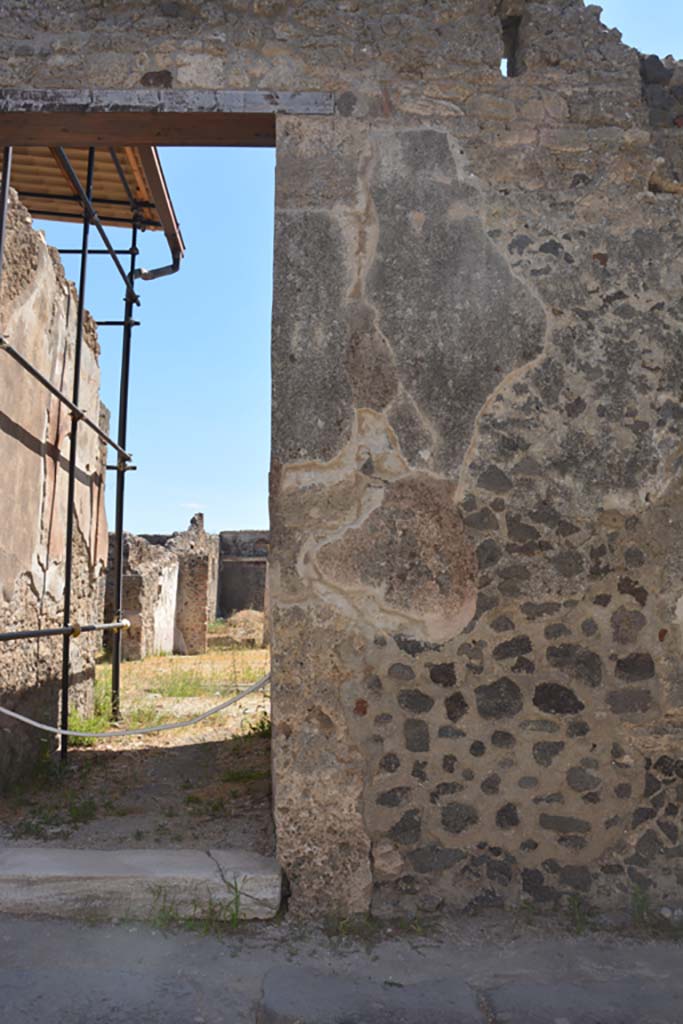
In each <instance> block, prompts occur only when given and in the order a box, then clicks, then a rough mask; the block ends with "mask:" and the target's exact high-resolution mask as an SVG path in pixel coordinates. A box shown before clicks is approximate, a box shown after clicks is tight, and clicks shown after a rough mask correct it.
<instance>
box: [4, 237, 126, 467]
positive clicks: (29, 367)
mask: <svg viewBox="0 0 683 1024" xmlns="http://www.w3.org/2000/svg"><path fill="white" fill-rule="evenodd" d="M80 251H81V250H80V249H79V250H78V252H80ZM0 352H6V353H7V355H8V356H11V357H12V359H14V361H15V362H17V363H18V364H19V366H21V367H23V368H24V370H26V372H27V373H29V374H30V375H31V376H32V377H33V379H34V380H37V381H38V382H39V383H40V384H42V385H43V387H44V388H46V390H47V391H49V392H50V394H51V395H54V396H55V398H57V399H59V401H60V402H61V403H62V405H65V406H66V407H67V409H70V410H71V413H72V415H73V417H74V419H77V420H80V421H81V423H85V425H86V426H87V427H90V429H91V430H93V431H94V432H95V433H96V434H97V436H98V437H99V438H100V439H101V440H102V441H104V443H105V444H108V445H110V446H111V447H112V448H113V449H114V451H117V452H118V453H119V455H120V456H121V458H123V459H126V460H129V459H130V458H131V456H130V453H129V452H126V451H124V450H123V448H120V447H119V445H118V444H117V443H116V441H114V440H112V438H111V437H109V436H108V434H106V433H105V432H104V430H102V428H101V427H99V426H98V425H97V424H96V423H95V422H94V420H92V419H91V418H90V417H89V416H88V415H87V414H86V413H85V412H83V410H82V409H79V408H78V406H77V405H75V404H74V403H73V402H72V401H71V399H70V398H67V397H66V395H65V394H63V392H61V391H60V390H59V388H58V387H55V385H54V384H53V383H52V381H51V380H48V378H47V377H46V376H45V375H44V374H42V373H41V372H40V370H37V369H36V367H35V366H33V364H32V363H30V362H29V361H28V359H24V357H23V356H22V354H21V353H20V352H17V350H16V349H15V348H13V347H12V345H10V343H9V342H8V341H7V339H6V338H3V337H2V335H0Z"/></svg>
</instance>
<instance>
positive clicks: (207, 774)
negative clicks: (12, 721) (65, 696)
mask: <svg viewBox="0 0 683 1024" xmlns="http://www.w3.org/2000/svg"><path fill="white" fill-rule="evenodd" d="M255 617H259V616H258V613H254V612H249V613H242V617H241V619H240V621H238V622H237V623H235V622H234V621H233V622H228V623H217V624H213V625H212V627H211V632H210V647H209V651H208V653H207V654H205V655H196V656H184V657H180V656H178V657H176V656H162V657H152V658H146V659H145V660H144V661H140V662H126V663H124V665H123V667H122V680H121V710H122V721H121V723H120V725H121V727H122V728H126V727H128V728H133V727H140V726H148V725H155V724H158V723H161V722H169V721H179V720H182V719H186V718H191V717H193V716H196V715H198V714H201V713H202V712H203V711H206V710H208V709H209V708H210V707H213V706H215V705H216V704H219V703H221V702H222V701H224V700H226V699H227V698H229V697H231V696H233V695H234V694H236V693H238V692H239V691H240V690H243V689H246V688H247V687H248V686H249V685H251V684H252V683H253V682H255V681H256V680H258V679H259V678H261V677H262V676H263V675H265V674H266V673H267V672H268V670H269V667H270V654H269V651H268V650H267V649H265V648H259V647H255V646H253V644H254V643H256V641H257V640H258V627H259V623H258V622H256V621H255ZM235 618H237V617H235ZM260 618H261V619H262V616H260ZM252 620H254V621H252ZM254 626H256V633H255V632H254ZM260 628H261V631H262V624H261V625H260ZM236 634H237V635H236ZM261 636H262V632H261ZM244 645H246V646H244ZM110 683H111V668H110V666H109V665H108V664H106V663H105V662H102V663H101V664H100V666H99V668H98V682H97V704H98V705H99V707H98V711H99V714H97V715H96V717H95V718H94V719H91V720H88V721H84V720H82V719H81V720H76V721H75V722H73V723H71V724H72V728H77V729H84V730H96V731H103V730H105V729H109V728H111V726H110V725H109V723H108V722H107V719H106V713H105V712H106V707H107V706H108V705H107V702H108V699H109V693H110ZM269 709H270V696H269V690H268V688H267V687H266V688H264V689H263V690H260V691H258V692H257V693H254V694H252V695H250V696H249V697H247V698H245V699H244V700H243V701H240V702H239V703H237V704H235V705H233V706H232V707H230V708H228V709H227V710H226V711H224V712H221V713H220V714H219V715H216V716H214V717H211V718H208V719H206V720H205V721H203V722H201V723H200V724H199V725H195V726H192V727H190V728H185V729H182V730H177V731H176V730H174V731H172V732H161V733H151V734H148V735H145V736H131V737H120V738H118V737H117V738H115V739H102V740H97V741H94V742H92V745H90V746H74V747H73V748H72V749H71V750H70V752H69V758H68V764H67V766H66V768H65V769H61V768H60V766H59V765H58V763H57V762H55V760H54V758H50V757H48V756H46V758H45V761H44V763H43V765H41V767H40V770H39V771H38V772H37V774H36V776H35V777H34V779H32V780H31V782H29V783H27V784H25V785H22V786H21V787H19V788H17V789H15V790H14V791H13V792H12V793H11V794H10V795H9V796H8V797H6V798H5V799H0V841H2V842H3V843H7V842H10V843H17V844H22V845H35V843H36V842H44V843H47V844H52V845H55V846H61V847H65V846H67V847H69V846H70V847H75V848H79V847H88V846H90V847H97V848H101V849H107V848H113V847H135V846H140V847H147V848H148V847H149V846H151V845H152V844H158V845H159V846H160V847H166V848H204V849H205V848H206V847H207V846H219V847H226V846H236V847H240V848H242V849H247V850H254V851H255V852H257V853H262V854H271V853H272V852H273V842H274V835H273V827H272V820H271V813H270V729H269Z"/></svg>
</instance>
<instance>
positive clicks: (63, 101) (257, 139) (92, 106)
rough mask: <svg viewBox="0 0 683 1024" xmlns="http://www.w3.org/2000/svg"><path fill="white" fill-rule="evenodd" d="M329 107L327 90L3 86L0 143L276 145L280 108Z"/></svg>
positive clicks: (322, 112)
mask: <svg viewBox="0 0 683 1024" xmlns="http://www.w3.org/2000/svg"><path fill="white" fill-rule="evenodd" d="M332 113H334V95H333V94H332V93H323V92H256V91H244V92H241V91H235V90H213V89H207V90H204V89H162V90H157V89H2V90H0V145H4V144H12V145H15V146H35V145H53V146H54V145H62V146H67V145H71V146H92V145H95V146H97V145H107V146H115V145H124V144H125V145H152V146H153V145H168V146H182V145H187V146H209V145H212V146H273V145H274V144H275V116H276V114H295V115H299V116H303V115H315V116H327V115H330V114H332ZM187 115H191V116H189V117H188V116H187Z"/></svg>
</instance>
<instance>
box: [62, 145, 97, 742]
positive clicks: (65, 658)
mask: <svg viewBox="0 0 683 1024" xmlns="http://www.w3.org/2000/svg"><path fill="white" fill-rule="evenodd" d="M94 170H95V149H94V148H93V147H92V146H91V147H90V149H89V150H88V173H87V180H86V186H85V193H86V195H87V197H88V199H92V186H93V174H94ZM89 236H90V214H89V212H88V210H86V209H84V210H83V240H82V245H81V273H80V278H79V284H78V307H77V312H76V337H75V343H74V375H73V394H72V401H73V404H74V405H78V402H79V399H80V384H81V354H82V350H83V319H84V314H85V286H86V280H87V269H88V240H89ZM77 455H78V416H77V415H76V414H73V413H72V415H71V435H70V443H69V482H68V492H67V507H66V554H65V559H64V625H65V626H69V625H70V624H71V577H72V571H73V540H74V516H75V508H74V504H75V497H76V465H77V462H76V459H77ZM70 654H71V636H70V634H68V633H67V634H66V635H65V636H64V640H63V645H62V695H61V697H62V702H61V713H60V724H61V728H62V729H68V728H69V675H70ZM68 749H69V738H68V736H66V735H65V734H64V733H62V736H61V743H60V755H61V759H62V761H66V758H67V752H68Z"/></svg>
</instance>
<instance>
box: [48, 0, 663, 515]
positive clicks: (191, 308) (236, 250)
mask: <svg viewBox="0 0 683 1024" xmlns="http://www.w3.org/2000/svg"><path fill="white" fill-rule="evenodd" d="M601 6H602V8H603V14H602V20H603V22H604V23H605V24H606V25H608V26H609V27H611V28H618V29H619V30H620V31H621V32H622V35H623V38H624V42H626V43H627V44H629V45H630V46H635V47H637V48H638V49H640V50H642V51H643V52H645V53H658V54H660V56H664V55H666V54H667V53H673V55H674V56H676V57H678V58H679V59H683V18H681V0H648V2H647V3H645V2H644V0H603V3H602V4H601ZM161 158H162V163H163V166H164V171H165V174H166V177H167V180H168V183H169V187H170V192H171V196H172V197H173V202H174V205H175V208H176V212H177V215H178V218H179V220H180V223H181V228H182V231H183V235H184V237H185V242H186V245H187V255H186V257H185V260H184V262H183V266H182V269H181V271H180V273H179V274H177V275H175V276H174V277H170V278H165V279H161V280H159V281H154V282H149V283H144V282H141V283H140V286H139V287H140V293H141V296H142V307H141V310H140V311H139V317H138V318H139V319H141V320H142V326H141V327H139V328H136V330H135V332H134V350H133V352H134V354H133V367H132V388H131V402H130V417H129V450H131V451H132V452H133V454H134V456H135V463H136V465H137V466H138V470H137V472H135V473H130V474H129V475H128V478H127V501H126V529H128V530H131V531H133V532H135V533H170V532H172V531H173V530H181V529H184V527H185V526H186V524H187V522H188V521H189V518H190V516H191V515H193V514H194V513H195V512H198V511H203V512H204V513H205V516H206V526H207V529H209V530H210V531H212V532H218V531H219V530H229V529H240V528H242V529H248V528H254V529H263V528H265V527H267V525H268V464H269V454H270V351H269V350H270V313H271V297H272V259H273V204H274V198H273V193H274V171H275V154H274V151H273V150H270V149H262V150H258V149H168V148H165V149H162V150H161ZM41 226H44V227H45V228H46V232H47V235H48V240H49V241H50V242H51V243H52V244H58V245H62V246H64V247H68V246H73V245H74V244H76V242H77V234H78V229H76V228H73V227H69V226H66V225H61V224H45V225H41ZM111 234H112V236H113V237H114V238H116V236H117V234H118V232H116V231H115V230H112V232H111ZM119 242H120V243H121V245H122V247H123V245H125V244H126V239H125V237H122V238H120V239H118V240H117V244H118V243H119ZM141 249H142V253H143V255H142V263H143V265H145V266H152V265H158V264H159V263H165V262H167V258H168V254H167V251H166V248H165V244H164V242H163V240H162V238H160V237H159V236H157V235H153V234H151V233H148V234H146V235H144V236H143V237H142V242H141ZM64 262H65V264H66V267H67V273H68V274H69V276H71V277H72V278H76V277H77V273H78V267H77V262H76V260H75V259H73V258H71V259H70V258H69V257H64ZM108 264H109V261H108V260H106V259H105V258H104V257H94V258H93V259H92V260H91V270H90V272H89V278H88V293H87V305H88V308H89V309H91V311H92V312H93V313H94V315H95V317H96V319H99V320H113V319H117V318H119V317H120V316H121V314H122V302H121V301H120V300H121V299H122V288H121V284H120V281H119V279H118V278H117V277H116V276H115V274H114V272H113V271H112V269H111V268H110V267H109V265H108ZM100 342H101V346H102V356H101V365H102V394H103V398H104V400H105V402H106V403H107V405H108V406H109V407H110V409H112V410H115V409H116V405H117V398H118V372H119V357H120V342H121V338H120V331H119V330H118V329H114V328H102V329H101V331H100ZM113 430H115V424H114V425H113ZM113 483H114V480H113V475H111V474H110V478H109V488H108V501H107V504H108V509H109V521H110V523H111V522H113V497H114V487H113Z"/></svg>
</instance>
